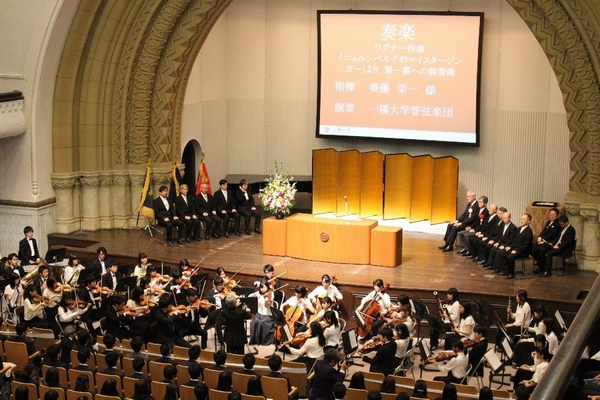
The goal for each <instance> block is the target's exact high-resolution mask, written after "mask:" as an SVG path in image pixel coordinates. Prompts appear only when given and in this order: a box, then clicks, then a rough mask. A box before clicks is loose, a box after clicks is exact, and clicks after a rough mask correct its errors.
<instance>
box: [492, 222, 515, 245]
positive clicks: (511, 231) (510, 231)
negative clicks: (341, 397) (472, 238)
mask: <svg viewBox="0 0 600 400" xmlns="http://www.w3.org/2000/svg"><path fill="white" fill-rule="evenodd" d="M503 232H504V224H500V227H499V228H498V234H499V238H498V239H497V240H496V243H499V244H501V245H504V246H507V245H508V244H509V243H510V242H511V241H512V240H513V238H514V237H515V235H516V234H517V233H518V229H517V227H516V226H515V224H513V223H512V222H510V223H509V225H508V228H507V229H506V232H504V233H503Z"/></svg>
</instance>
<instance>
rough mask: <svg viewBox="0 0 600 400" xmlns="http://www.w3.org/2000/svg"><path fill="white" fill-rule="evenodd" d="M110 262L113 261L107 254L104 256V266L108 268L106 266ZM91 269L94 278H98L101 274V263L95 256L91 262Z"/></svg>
mask: <svg viewBox="0 0 600 400" xmlns="http://www.w3.org/2000/svg"><path fill="white" fill-rule="evenodd" d="M112 262H113V261H112V260H111V259H110V258H108V256H106V257H105V258H104V268H106V269H107V270H108V266H109V265H110V264H111V263H112ZM92 269H94V276H95V277H96V279H97V280H100V276H101V275H102V264H101V263H100V259H99V258H98V257H96V258H95V259H94V261H93V262H92Z"/></svg>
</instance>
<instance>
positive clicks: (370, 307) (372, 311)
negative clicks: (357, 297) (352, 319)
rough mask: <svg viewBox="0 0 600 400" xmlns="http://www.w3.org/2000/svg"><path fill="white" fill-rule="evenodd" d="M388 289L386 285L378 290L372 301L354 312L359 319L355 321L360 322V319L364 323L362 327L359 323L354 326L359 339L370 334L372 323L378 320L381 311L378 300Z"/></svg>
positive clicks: (387, 284)
mask: <svg viewBox="0 0 600 400" xmlns="http://www.w3.org/2000/svg"><path fill="white" fill-rule="evenodd" d="M389 288H390V284H389V283H386V284H385V285H383V287H382V288H381V289H380V290H379V292H377V293H375V296H373V299H371V301H369V302H367V303H365V305H364V306H363V307H362V308H361V309H360V310H356V313H357V314H358V315H357V316H358V317H360V319H359V318H357V320H358V321H360V320H361V319H362V320H363V321H364V325H362V324H360V323H359V324H358V325H357V326H356V332H357V333H358V336H360V337H361V338H364V337H366V336H367V335H368V334H369V332H371V328H372V326H373V322H375V320H376V319H377V318H379V312H380V311H381V306H380V305H379V300H380V298H381V295H382V294H383V293H385V291H386V290H388V289H389ZM361 325H362V326H361Z"/></svg>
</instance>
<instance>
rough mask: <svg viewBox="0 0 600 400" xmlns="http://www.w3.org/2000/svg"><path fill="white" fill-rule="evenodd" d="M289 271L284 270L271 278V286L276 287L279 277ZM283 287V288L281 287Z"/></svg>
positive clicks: (269, 281) (269, 280)
mask: <svg viewBox="0 0 600 400" xmlns="http://www.w3.org/2000/svg"><path fill="white" fill-rule="evenodd" d="M285 273H287V271H283V272H282V273H280V274H279V275H277V276H274V277H273V278H271V279H268V280H267V282H268V283H269V286H272V287H275V284H276V283H277V278H279V277H280V276H282V275H283V274H285ZM279 289H281V288H279Z"/></svg>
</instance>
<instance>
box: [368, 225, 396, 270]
mask: <svg viewBox="0 0 600 400" xmlns="http://www.w3.org/2000/svg"><path fill="white" fill-rule="evenodd" d="M400 264H402V228H400V227H395V226H377V227H375V228H373V229H371V265H380V266H382V267H396V266H398V265H400Z"/></svg>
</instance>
